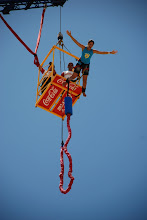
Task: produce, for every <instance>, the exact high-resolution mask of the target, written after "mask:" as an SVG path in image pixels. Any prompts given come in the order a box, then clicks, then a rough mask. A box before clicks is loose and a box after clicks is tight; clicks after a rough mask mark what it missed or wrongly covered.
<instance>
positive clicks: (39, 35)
mask: <svg viewBox="0 0 147 220" xmlns="http://www.w3.org/2000/svg"><path fill="white" fill-rule="evenodd" d="M45 11H46V8H44V9H43V12H42V16H41V22H40V30H39V34H38V39H37V43H36V48H35V53H37V50H38V47H39V43H40V38H41V32H42V26H43V20H44V14H45Z"/></svg>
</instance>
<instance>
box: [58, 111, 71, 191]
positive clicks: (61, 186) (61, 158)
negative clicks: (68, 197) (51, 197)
mask: <svg viewBox="0 0 147 220" xmlns="http://www.w3.org/2000/svg"><path fill="white" fill-rule="evenodd" d="M69 122H70V114H67V129H68V138H67V140H66V142H65V144H64V146H63V147H61V151H60V164H61V172H60V174H59V177H60V185H59V189H60V191H61V193H64V194H66V193H68V192H69V191H70V190H71V187H72V184H73V181H74V177H73V176H72V158H71V155H70V153H69V152H68V150H67V145H68V143H69V141H70V139H71V128H70V123H69ZM63 151H64V152H65V154H66V155H67V157H68V159H69V171H68V176H69V178H70V183H69V184H68V187H67V189H66V190H64V189H63V177H64V160H63Z"/></svg>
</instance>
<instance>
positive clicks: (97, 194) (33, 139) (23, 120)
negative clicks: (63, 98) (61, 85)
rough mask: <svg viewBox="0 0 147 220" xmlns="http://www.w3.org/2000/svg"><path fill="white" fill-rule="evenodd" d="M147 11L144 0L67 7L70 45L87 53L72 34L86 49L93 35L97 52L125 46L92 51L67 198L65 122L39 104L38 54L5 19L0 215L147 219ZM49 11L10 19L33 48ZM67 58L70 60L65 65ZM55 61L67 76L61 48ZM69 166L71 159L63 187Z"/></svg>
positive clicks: (52, 38) (53, 37)
mask: <svg viewBox="0 0 147 220" xmlns="http://www.w3.org/2000/svg"><path fill="white" fill-rule="evenodd" d="M59 11H60V8H59V7H54V8H48V9H47V10H46V14H45V19H44V26H43V31H42V37H41V42H40V46H39V49H38V57H39V60H40V62H41V61H43V59H44V58H45V56H46V55H47V53H48V51H49V50H50V48H51V47H52V46H53V45H54V44H56V43H57V34H58V32H59V31H60V22H59V18H60V16H59ZM146 11H147V4H146V3H145V1H143V0H134V1H132V0H128V1H126V0H123V1H121V0H118V1H116V0H112V1H108V0H103V1H102V0H98V1H96V0H91V1H88V0H85V1H84V0H81V1H78V0H74V1H73V0H69V1H68V2H67V3H65V5H64V7H63V8H62V33H63V36H64V43H65V45H66V47H67V48H68V49H69V50H70V51H71V52H72V53H73V54H75V55H76V56H80V55H81V49H80V48H79V47H78V46H76V45H75V44H74V42H73V41H72V40H71V39H70V37H69V36H68V35H67V34H66V30H71V32H72V35H73V36H74V37H75V38H76V39H77V40H78V41H79V42H81V43H82V44H84V45H86V44H87V42H88V40H89V39H94V41H95V45H94V49H97V50H100V51H111V50H113V49H115V50H118V54H116V55H96V54H95V55H94V56H93V57H92V60H91V67H90V74H89V77H88V84H87V97H86V98H84V97H82V96H81V98H80V100H78V102H77V103H76V105H75V106H74V108H73V116H72V117H71V128H72V139H71V141H70V143H69V145H68V150H69V152H70V153H71V155H72V159H73V176H74V177H75V181H74V183H73V187H72V189H71V191H70V192H69V193H68V194H66V195H64V194H61V193H60V191H59V176H58V175H59V173H60V144H61V119H60V118H58V117H56V116H54V115H52V114H50V113H48V112H46V111H44V110H42V109H39V108H35V100H36V86H37V76H38V70H37V67H36V66H35V65H34V64H33V56H32V55H31V54H30V53H29V52H28V51H27V50H26V49H25V48H24V47H23V46H22V45H21V44H20V42H19V41H17V39H16V38H15V37H14V36H13V35H12V34H11V33H10V31H9V30H8V29H7V28H6V26H5V25H4V24H3V22H2V21H1V20H0V39H1V41H0V52H1V53H0V61H1V87H0V93H1V108H0V121H1V123H0V131H1V132H0V140H1V141H0V143H1V144H0V145H1V146H0V152H1V153H0V155H1V156H0V177H1V181H0V207H1V208H0V215H1V219H2V220H26V219H27V220H40V219H42V220H58V219H64V220H67V219H71V220H75V219H77V220H83V219H84V220H89V219H91V220H97V219H99V220H124V219H125V220H145V219H147V211H146V210H147V199H146V198H147V197H146V196H147V188H146V185H147V183H146V165H147V163H146V153H147V150H146V147H147V114H146V112H147V102H146V100H147V99H146V94H147V89H146V87H147V86H146V85H147V75H146V73H147V68H146V66H145V60H146V57H147V55H146V51H147V45H146V37H147V30H146V23H147V16H146ZM41 14H42V9H34V10H28V11H14V12H11V13H10V15H5V16H4V18H5V19H6V21H7V22H8V23H9V24H10V26H12V28H13V29H14V30H15V31H16V33H17V34H18V35H19V36H20V37H21V38H22V39H23V40H24V41H25V43H26V44H27V45H28V46H29V47H30V48H31V49H32V50H35V46H36V40H37V36H38V31H39V27H40V18H41ZM51 59H52V58H51ZM68 61H69V58H68V57H67V56H65V62H66V66H67V64H68ZM72 61H73V62H74V64H75V63H76V61H75V60H72ZM55 62H56V63H55V66H56V70H57V72H58V73H60V68H59V53H57V54H56V61H55ZM62 68H63V66H62ZM66 137H67V129H66V120H65V122H64V140H65V139H66ZM67 172H68V161H67V159H66V158H65V174H66V175H65V178H64V188H66V187H67V185H68V181H69V180H68V177H67Z"/></svg>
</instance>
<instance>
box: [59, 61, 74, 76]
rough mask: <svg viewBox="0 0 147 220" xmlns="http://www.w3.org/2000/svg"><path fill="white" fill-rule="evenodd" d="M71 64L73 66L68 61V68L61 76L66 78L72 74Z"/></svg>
mask: <svg viewBox="0 0 147 220" xmlns="http://www.w3.org/2000/svg"><path fill="white" fill-rule="evenodd" d="M73 66H74V65H73V63H69V64H68V66H67V68H68V70H67V71H63V72H62V74H61V76H63V77H65V78H66V79H67V78H69V77H71V76H72V74H73Z"/></svg>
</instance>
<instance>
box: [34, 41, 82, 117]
mask: <svg viewBox="0 0 147 220" xmlns="http://www.w3.org/2000/svg"><path fill="white" fill-rule="evenodd" d="M56 49H57V50H59V51H61V52H63V53H65V54H67V55H69V56H71V57H73V58H75V59H77V60H78V59H79V57H77V56H75V55H73V54H71V53H69V52H68V51H66V50H64V49H62V48H60V47H58V46H56V45H54V46H53V47H52V48H51V50H50V51H49V52H48V54H47V55H46V57H45V59H44V60H43V61H42V63H41V66H42V67H46V66H48V65H46V66H43V65H44V63H45V61H46V60H47V59H48V57H49V56H50V55H51V53H52V52H53V59H52V65H51V66H50V67H49V69H48V71H50V70H51V73H50V74H49V76H48V77H51V82H52V80H53V79H54V77H55V76H53V72H54V57H55V50H56ZM46 74H47V73H45V74H43V76H42V78H41V80H40V69H39V71H38V82H37V92H36V103H35V107H37V106H38V107H40V106H39V105H38V103H39V101H40V100H41V98H42V96H43V94H40V93H41V87H40V85H41V83H42V81H43V78H44V77H45V75H46ZM56 75H58V74H56ZM44 84H45V82H44ZM54 84H55V83H54ZM75 85H77V84H76V83H75ZM49 86H50V83H49V84H48V85H47V88H49ZM79 86H80V81H79ZM39 87H40V88H39ZM42 87H43V85H42ZM58 87H61V89H64V90H66V89H65V88H63V87H62V86H59V85H58ZM47 88H46V89H47ZM72 93H73V94H74V95H76V94H75V93H74V91H73V92H72ZM80 95H81V94H80ZM80 95H79V97H80ZM79 97H78V98H77V99H79ZM58 99H59V97H57V98H56V99H55V100H54V102H53V104H52V106H54V105H55V104H56V103H57V101H58ZM77 99H76V100H75V101H74V102H73V104H72V105H74V104H75V103H76V101H77ZM41 108H42V109H44V110H46V111H48V112H50V113H53V114H55V113H54V112H52V111H50V110H47V109H45V108H43V107H41ZM55 115H56V114H55ZM57 116H58V117H60V116H59V115H57ZM64 118H65V116H64Z"/></svg>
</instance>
